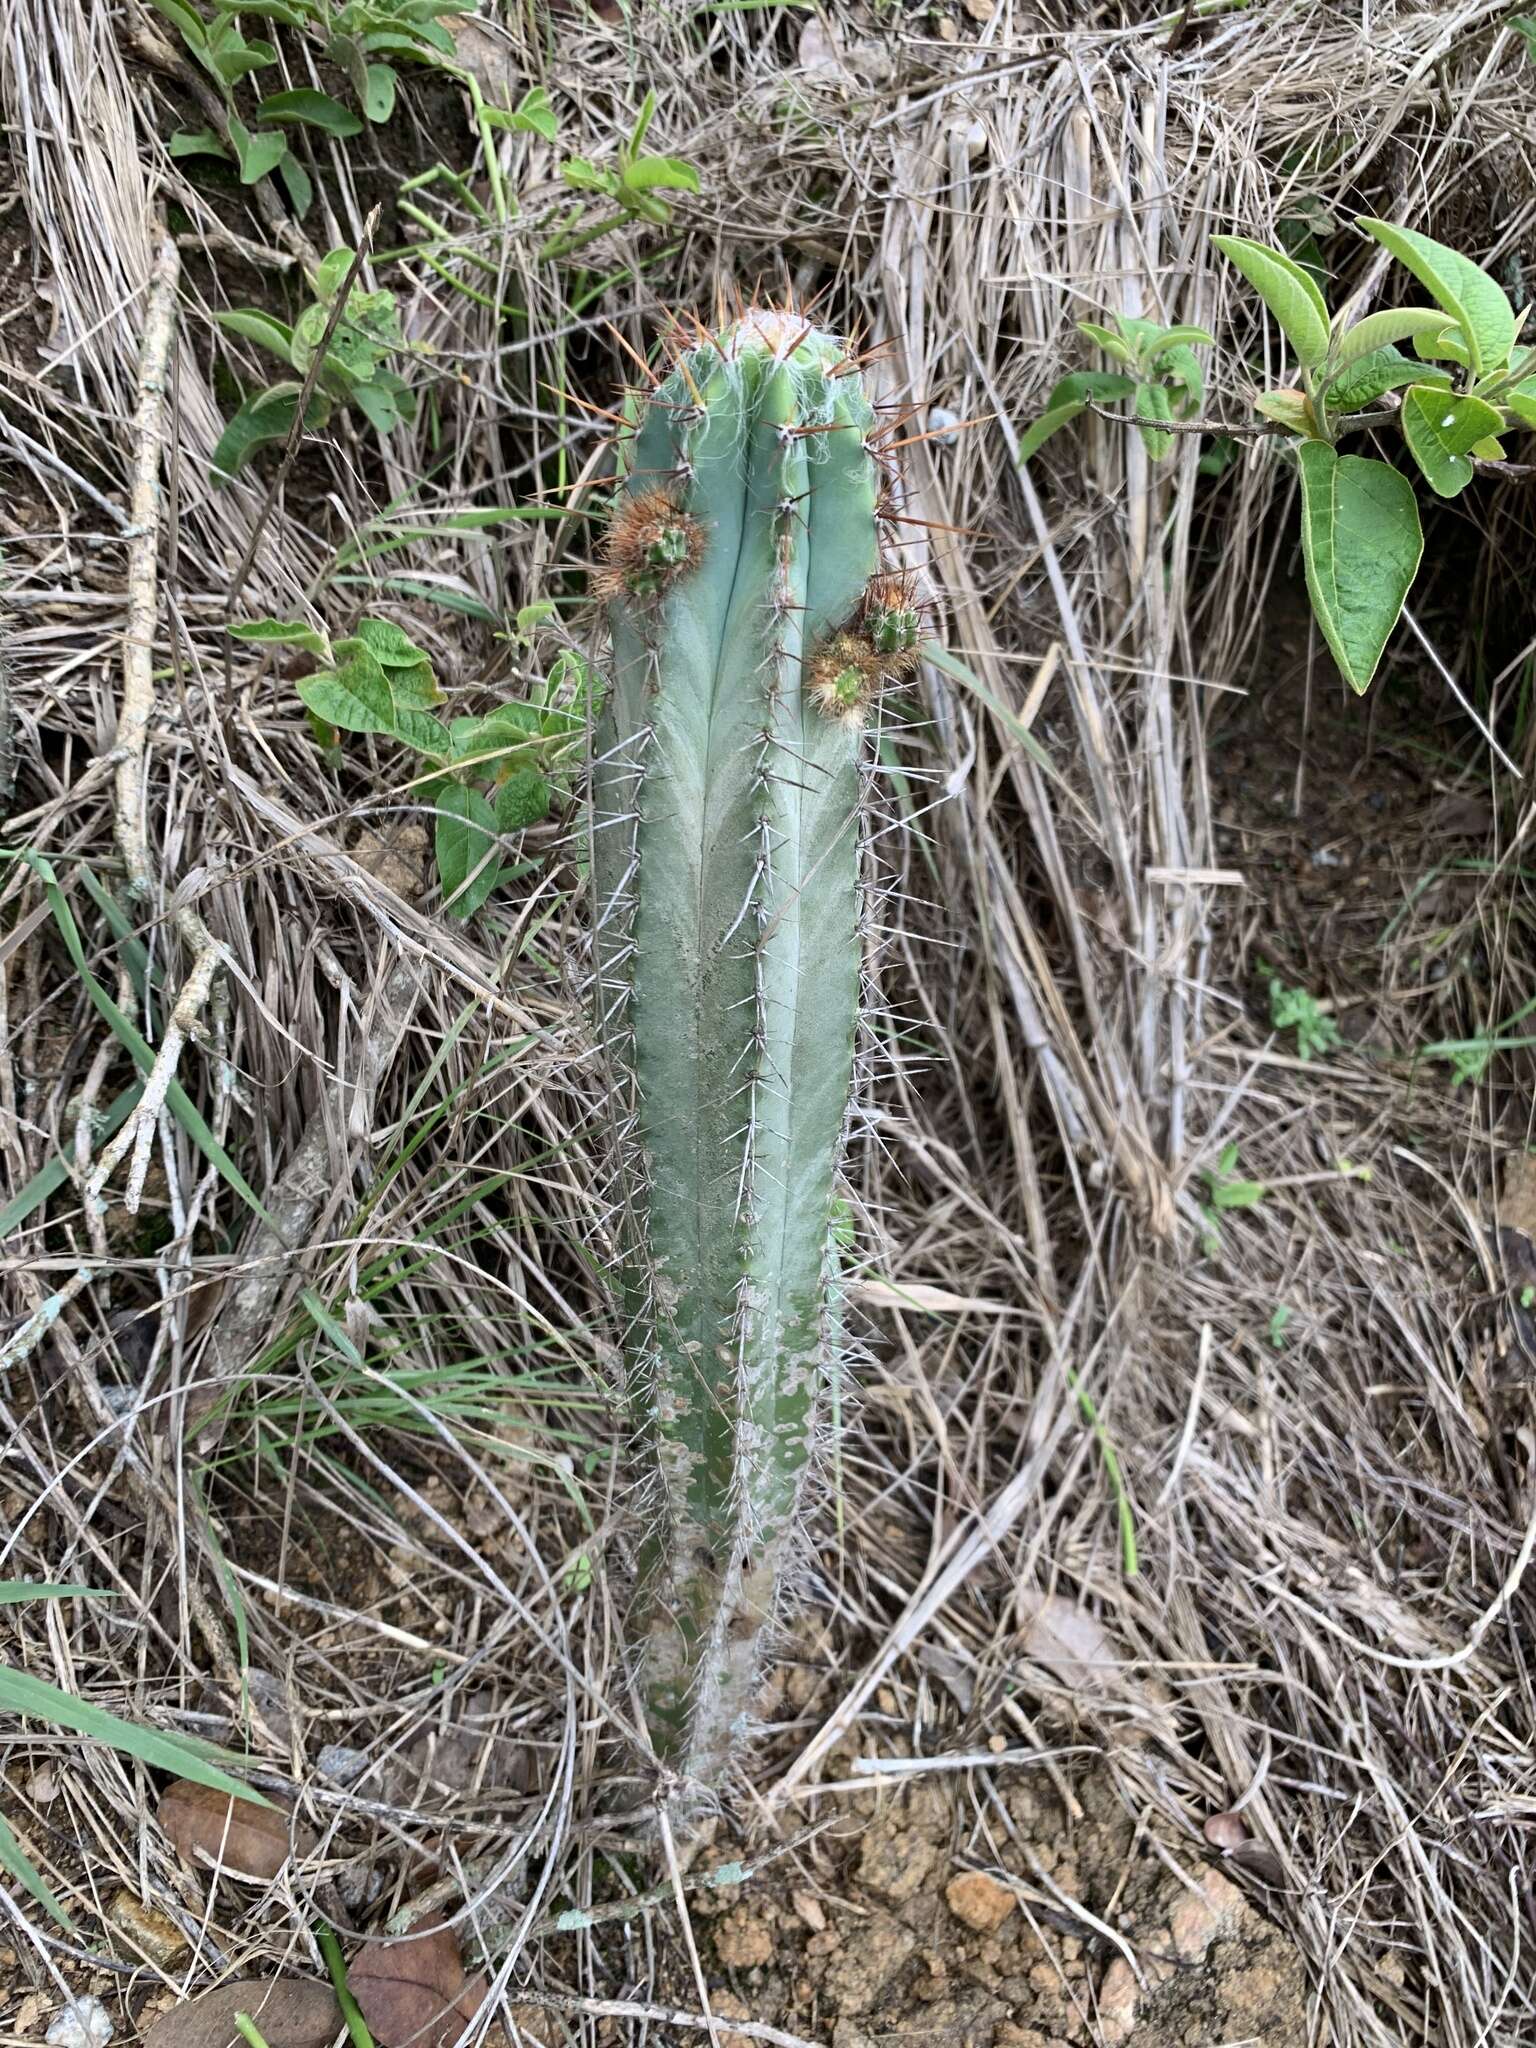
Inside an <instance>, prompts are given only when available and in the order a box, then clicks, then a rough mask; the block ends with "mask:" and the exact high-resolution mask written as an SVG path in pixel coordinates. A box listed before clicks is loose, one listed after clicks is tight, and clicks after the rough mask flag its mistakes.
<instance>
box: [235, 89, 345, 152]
mask: <svg viewBox="0 0 1536 2048" xmlns="http://www.w3.org/2000/svg"><path fill="white" fill-rule="evenodd" d="M256 118H257V120H258V121H276V122H278V123H279V124H280V125H284V126H286V125H287V124H288V123H290V122H292V123H295V124H297V125H299V126H302V127H305V128H321V129H323V130H324V131H325V133H326V134H327V135H334V136H336V137H338V138H339V139H340V138H345V137H346V136H348V135H361V133H362V132H363V124H362V122H361V121H360V120H359V119H358V118H357V116H356V114H354V113H353V111H352V109H351V108H350V107H344V106H343V105H342V104H341V102H340V100H333V99H332V98H331V96H330V94H329V93H323V92H315V91H313V90H312V89H311V88H310V87H309V86H307V85H300V86H296V87H295V88H294V89H293V91H292V92H273V93H268V95H267V97H266V98H265V99H264V100H261V101H259V102H258V104H257V107H256Z"/></svg>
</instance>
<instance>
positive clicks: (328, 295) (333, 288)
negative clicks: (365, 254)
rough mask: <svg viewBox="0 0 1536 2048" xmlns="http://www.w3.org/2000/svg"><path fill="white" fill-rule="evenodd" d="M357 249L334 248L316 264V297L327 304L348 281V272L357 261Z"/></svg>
mask: <svg viewBox="0 0 1536 2048" xmlns="http://www.w3.org/2000/svg"><path fill="white" fill-rule="evenodd" d="M356 258H357V251H356V250H355V249H332V250H331V251H330V253H329V254H328V255H325V256H322V257H321V258H320V261H319V262H318V263H317V264H316V265H315V297H316V298H317V299H324V300H325V302H326V303H327V305H329V303H330V301H331V300H332V299H334V298H335V296H336V294H337V293H338V292H339V291H340V290H341V288H342V286H343V285H344V284H345V283H346V279H347V272H348V271H349V270H350V269H351V268H352V265H353V263H354V262H355V261H356Z"/></svg>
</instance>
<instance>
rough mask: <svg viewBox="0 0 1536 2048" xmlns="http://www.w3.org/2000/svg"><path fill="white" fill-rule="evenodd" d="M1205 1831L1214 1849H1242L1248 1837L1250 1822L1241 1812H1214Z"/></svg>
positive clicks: (1207, 1822) (1206, 1837) (1206, 1824)
mask: <svg viewBox="0 0 1536 2048" xmlns="http://www.w3.org/2000/svg"><path fill="white" fill-rule="evenodd" d="M1204 1833H1205V1839H1206V1840H1207V1841H1208V1842H1209V1843H1210V1845H1211V1847H1212V1848H1213V1849H1240V1848H1241V1847H1242V1846H1243V1844H1244V1842H1246V1841H1247V1839H1248V1824H1247V1822H1246V1821H1245V1820H1244V1819H1243V1817H1242V1815H1241V1814H1240V1813H1213V1814H1212V1815H1211V1816H1210V1817H1209V1819H1208V1820H1207V1821H1206V1823H1205V1829H1204Z"/></svg>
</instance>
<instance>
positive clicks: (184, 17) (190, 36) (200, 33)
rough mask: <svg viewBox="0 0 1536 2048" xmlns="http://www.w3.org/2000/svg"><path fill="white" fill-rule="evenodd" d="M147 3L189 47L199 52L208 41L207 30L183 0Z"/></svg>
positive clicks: (200, 18) (196, 13) (156, 0)
mask: <svg viewBox="0 0 1536 2048" xmlns="http://www.w3.org/2000/svg"><path fill="white" fill-rule="evenodd" d="M149 4H150V6H151V7H153V8H154V10H155V12H156V14H159V15H162V16H163V17H164V19H165V20H166V21H168V22H169V23H170V24H171V26H172V28H174V29H176V30H177V32H178V33H179V34H180V35H181V36H182V37H183V39H184V40H185V42H186V43H187V45H188V47H189V48H190V49H193V50H196V51H197V52H198V53H199V54H201V52H202V50H203V49H204V47H205V45H206V44H207V41H208V31H207V29H206V28H204V26H203V22H202V17H201V16H200V15H199V14H198V12H197V10H196V9H195V8H193V7H188V6H186V5H185V0H149Z"/></svg>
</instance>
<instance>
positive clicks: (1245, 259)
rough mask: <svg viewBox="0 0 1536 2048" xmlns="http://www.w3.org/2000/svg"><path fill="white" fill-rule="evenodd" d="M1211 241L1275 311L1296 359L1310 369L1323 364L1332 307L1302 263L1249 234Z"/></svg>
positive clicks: (1215, 236)
mask: <svg viewBox="0 0 1536 2048" xmlns="http://www.w3.org/2000/svg"><path fill="white" fill-rule="evenodd" d="M1211 240H1212V241H1213V242H1214V243H1215V245H1216V247H1217V248H1218V249H1219V250H1220V251H1221V253H1222V255H1223V256H1225V257H1226V259H1227V261H1228V262H1229V263H1231V264H1232V265H1233V266H1234V267H1235V268H1236V269H1237V270H1239V271H1240V272H1241V273H1242V275H1243V276H1244V277H1245V278H1246V279H1247V280H1248V282H1249V284H1251V285H1252V286H1253V288H1254V290H1255V291H1256V292H1257V293H1258V295H1259V297H1260V298H1261V299H1262V300H1263V301H1264V303H1265V305H1266V306H1267V307H1268V308H1269V310H1270V312H1271V313H1273V315H1274V316H1275V320H1276V322H1277V323H1278V325H1279V327H1280V330H1281V332H1282V333H1283V334H1284V335H1285V338H1286V339H1287V341H1289V343H1290V344H1291V347H1292V348H1293V349H1295V351H1296V360H1297V361H1298V362H1299V363H1301V364H1302V366H1303V367H1304V368H1306V369H1312V368H1314V367H1315V366H1316V365H1317V364H1318V363H1320V362H1321V361H1322V360H1323V358H1324V357H1325V356H1326V355H1327V353H1328V308H1327V307H1326V306H1325V305H1324V303H1323V295H1322V293H1321V292H1320V291H1319V290H1318V288H1317V286H1316V284H1314V282H1313V281H1312V279H1311V277H1310V276H1309V275H1308V274H1307V272H1306V271H1305V270H1303V269H1302V267H1301V265H1300V264H1299V263H1297V262H1295V261H1293V260H1292V258H1291V257H1289V256H1287V255H1286V254H1285V252H1284V250H1283V249H1271V248H1270V247H1269V246H1268V244H1267V243H1264V242H1252V241H1249V239H1248V238H1247V236H1246V235H1213V236H1212V237H1211Z"/></svg>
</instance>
